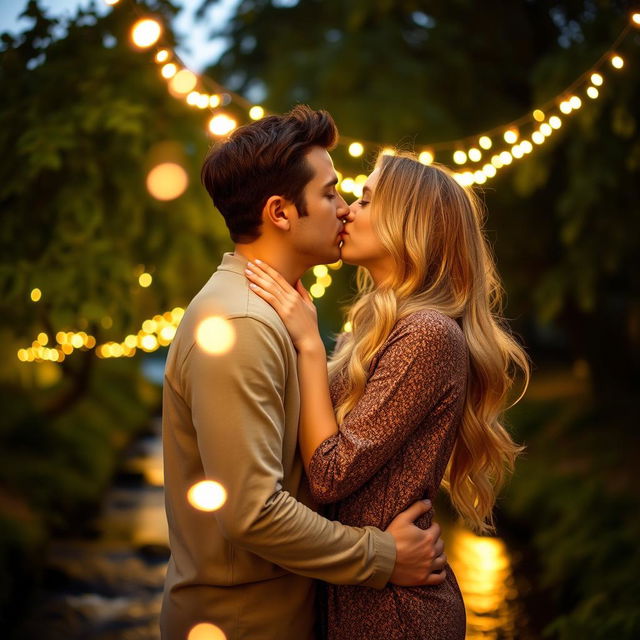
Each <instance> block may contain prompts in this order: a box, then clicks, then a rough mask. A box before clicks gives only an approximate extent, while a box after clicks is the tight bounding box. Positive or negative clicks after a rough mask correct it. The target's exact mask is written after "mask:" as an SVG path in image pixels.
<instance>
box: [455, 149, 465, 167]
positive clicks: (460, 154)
mask: <svg viewBox="0 0 640 640" xmlns="http://www.w3.org/2000/svg"><path fill="white" fill-rule="evenodd" d="M453 161H454V162H455V163H456V164H464V163H465V162H466V161H467V154H466V153H465V152H464V151H462V150H461V149H458V150H457V151H454V153H453Z"/></svg>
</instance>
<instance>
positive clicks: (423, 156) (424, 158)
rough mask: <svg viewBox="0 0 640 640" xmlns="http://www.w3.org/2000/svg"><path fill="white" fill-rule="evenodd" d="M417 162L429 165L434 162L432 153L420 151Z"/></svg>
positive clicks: (426, 150)
mask: <svg viewBox="0 0 640 640" xmlns="http://www.w3.org/2000/svg"><path fill="white" fill-rule="evenodd" d="M418 160H419V161H420V162H422V164H431V163H432V162H433V160H434V158H433V152H431V151H429V150H428V149H425V150H424V151H421V152H420V155H419V156H418Z"/></svg>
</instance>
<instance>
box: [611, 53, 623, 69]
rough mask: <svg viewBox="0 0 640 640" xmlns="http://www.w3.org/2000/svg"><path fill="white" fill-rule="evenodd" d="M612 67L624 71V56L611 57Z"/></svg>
mask: <svg viewBox="0 0 640 640" xmlns="http://www.w3.org/2000/svg"><path fill="white" fill-rule="evenodd" d="M611 66H612V67H613V68H614V69H622V67H624V60H623V59H622V56H619V55H614V56H612V57H611Z"/></svg>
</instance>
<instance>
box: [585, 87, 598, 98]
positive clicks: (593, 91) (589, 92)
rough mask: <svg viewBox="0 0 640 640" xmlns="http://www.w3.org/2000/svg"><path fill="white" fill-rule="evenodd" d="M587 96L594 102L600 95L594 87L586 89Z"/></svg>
mask: <svg viewBox="0 0 640 640" xmlns="http://www.w3.org/2000/svg"><path fill="white" fill-rule="evenodd" d="M587 95H588V96H589V97H590V98H591V99H592V100H595V99H596V98H597V97H598V96H599V95H600V92H599V91H598V90H597V89H596V88H595V87H587Z"/></svg>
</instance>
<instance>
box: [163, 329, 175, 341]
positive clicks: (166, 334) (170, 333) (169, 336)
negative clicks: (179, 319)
mask: <svg viewBox="0 0 640 640" xmlns="http://www.w3.org/2000/svg"><path fill="white" fill-rule="evenodd" d="M175 335H176V328H175V327H172V326H167V327H162V329H160V337H161V338H162V339H163V340H166V341H167V342H171V340H173V338H174V336H175Z"/></svg>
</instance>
